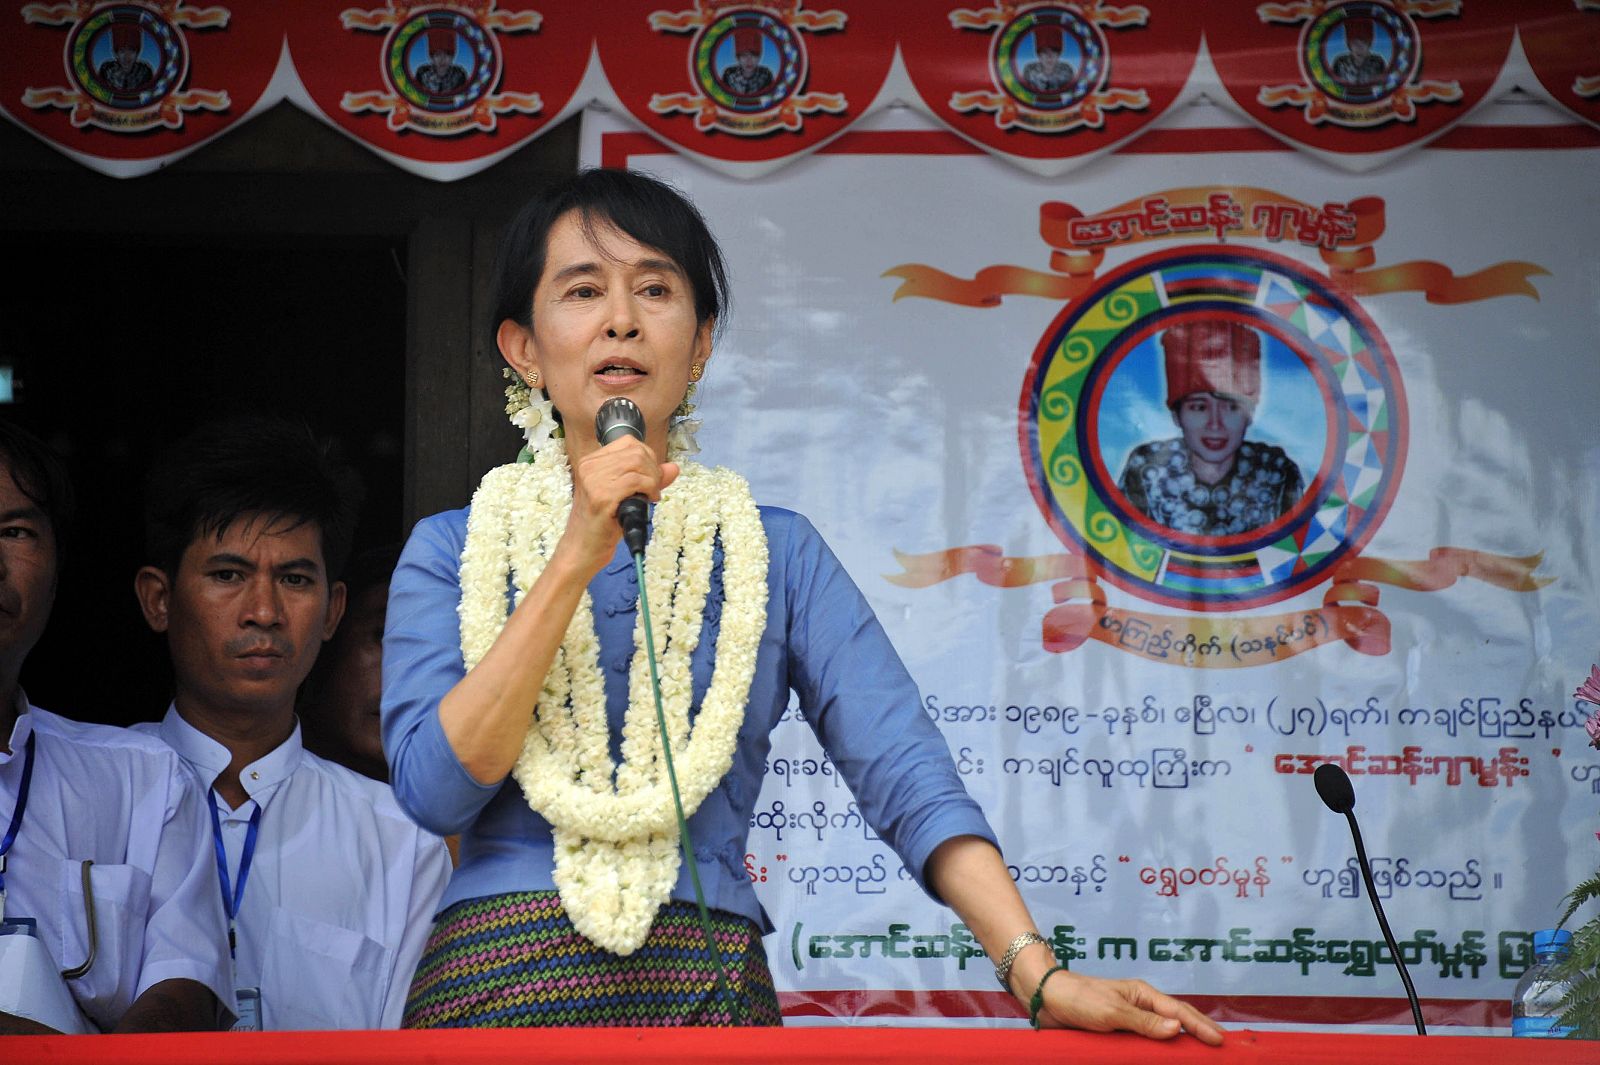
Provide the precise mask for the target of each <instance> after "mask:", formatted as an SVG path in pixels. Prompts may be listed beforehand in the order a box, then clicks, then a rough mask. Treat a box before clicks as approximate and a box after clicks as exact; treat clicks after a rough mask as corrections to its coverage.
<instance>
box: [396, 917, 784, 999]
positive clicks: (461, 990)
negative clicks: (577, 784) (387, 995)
mask: <svg viewBox="0 0 1600 1065" xmlns="http://www.w3.org/2000/svg"><path fill="white" fill-rule="evenodd" d="M711 929H712V933H713V935H714V936H715V938H716V942H717V951H718V953H719V954H720V955H721V958H722V965H723V969H724V971H725V972H726V973H727V977H728V983H729V985H730V987H731V989H732V992H733V997H734V999H735V1000H736V1001H737V1012H735V1011H734V1010H733V1009H731V1008H730V1004H729V1002H728V1001H727V997H726V996H725V995H723V994H722V993H720V992H719V990H718V987H717V978H716V971H715V968H714V964H713V962H712V960H711V954H710V952H709V951H708V950H707V949H706V943H705V933H704V931H703V930H702V928H701V926H700V916H699V912H698V911H697V910H696V908H695V906H694V904H693V903H688V902H678V901H669V902H668V903H667V904H666V905H665V906H663V907H661V911H660V913H658V914H657V915H656V920H655V923H654V924H653V925H652V926H651V927H650V934H649V936H648V937H647V938H646V939H645V941H644V945H643V946H641V947H640V948H639V949H638V950H636V951H634V952H633V953H632V954H630V955H628V956H626V957H623V956H621V955H617V954H612V953H610V952H609V951H607V950H604V949H602V948H600V947H597V946H595V945H594V944H593V943H591V942H590V941H589V940H587V939H585V938H584V937H583V935H582V934H580V933H579V932H578V930H577V929H575V928H573V927H572V921H571V920H570V919H569V918H568V917H567V911H566V908H565V907H563V906H562V905H561V897H560V896H559V895H557V894H556V892H554V891H519V892H513V893H510V894H505V895H488V896H485V897H482V898H476V899H466V900H464V901H462V902H458V903H455V904H454V905H452V906H450V907H448V908H447V909H446V910H445V911H444V912H443V913H441V914H440V915H439V918H438V920H436V921H435V922H434V926H433V934H432V935H430V936H429V937H428V943H427V946H426V947H425V948H424V949H423V952H422V961H421V962H420V963H418V965H417V974H416V977H415V978H414V979H413V980H412V982H411V994H410V996H409V998H408V999H407V1001H406V1012H405V1019H404V1020H403V1021H402V1022H401V1027H403V1028H527V1027H543V1026H562V1025H570V1026H585V1025H587V1026H596V1025H599V1026H605V1025H618V1026H622V1025H627V1026H633V1025H638V1026H674V1025H708V1026H724V1027H726V1026H730V1025H735V1024H744V1025H777V1024H782V1023H783V1020H782V1017H781V1015H780V1014H779V1012H778V996H777V993H776V992H775V991H774V990H773V986H772V973H771V971H770V970H769V969H768V968H767V954H766V950H765V949H764V948H763V947H762V945H761V933H760V931H759V929H757V928H756V926H755V925H753V924H752V923H751V922H750V921H749V920H748V919H747V918H744V917H741V916H739V915H737V914H732V913H728V912H726V911H723V910H712V911H711Z"/></svg>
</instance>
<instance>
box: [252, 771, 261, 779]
mask: <svg viewBox="0 0 1600 1065" xmlns="http://www.w3.org/2000/svg"><path fill="white" fill-rule="evenodd" d="M250 779H251V780H260V779H261V774H260V773H257V772H256V771H255V770H254V769H252V770H250Z"/></svg>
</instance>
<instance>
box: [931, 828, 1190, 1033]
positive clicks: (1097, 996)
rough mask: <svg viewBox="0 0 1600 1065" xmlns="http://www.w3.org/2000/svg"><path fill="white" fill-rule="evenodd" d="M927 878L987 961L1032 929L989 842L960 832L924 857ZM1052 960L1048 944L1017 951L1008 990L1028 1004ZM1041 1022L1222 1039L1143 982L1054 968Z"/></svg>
mask: <svg viewBox="0 0 1600 1065" xmlns="http://www.w3.org/2000/svg"><path fill="white" fill-rule="evenodd" d="M927 874H928V884H929V885H930V886H931V887H932V888H933V889H934V891H936V892H937V893H938V895H939V897H940V898H941V899H943V900H944V901H945V904H946V905H948V906H949V907H950V908H951V909H953V910H955V911H956V913H957V915H959V916H960V918H961V919H962V921H963V922H965V923H966V926H967V928H969V929H970V930H971V931H972V934H973V936H974V937H975V938H976V939H977V940H978V942H979V943H981V944H983V948H984V950H985V951H987V952H988V955H989V957H990V958H991V959H995V958H1000V957H1002V956H1003V955H1004V954H1005V952H1006V948H1007V947H1008V946H1010V944H1011V942H1012V941H1013V940H1014V939H1015V938H1016V937H1017V935H1018V934H1020V933H1023V932H1031V931H1033V930H1034V922H1033V918H1032V917H1031V916H1030V915H1029V914H1028V907H1027V905H1026V904H1025V903H1024V902H1023V901H1022V896H1021V895H1020V894H1019V893H1018V892H1017V886H1016V884H1015V883H1014V882H1013V881H1012V879H1011V874H1010V873H1008V872H1007V871H1006V867H1005V863H1004V862H1003V861H1002V860H1001V857H1000V852H999V851H997V850H995V849H994V847H993V846H992V845H991V844H990V843H989V841H988V840H985V839H980V838H978V837H976V836H958V837H956V838H955V839H950V840H946V841H945V842H944V843H942V844H940V845H939V847H938V848H937V849H936V850H935V851H934V852H933V854H932V856H931V857H929V859H928V866H927ZM1055 965H1056V957H1055V954H1054V952H1053V951H1051V949H1050V947H1049V945H1048V944H1044V943H1034V944H1030V945H1029V946H1026V947H1024V948H1023V949H1022V950H1021V951H1020V952H1018V954H1017V955H1016V958H1015V960H1014V961H1013V963H1012V966H1011V972H1010V978H1009V981H1008V985H1009V987H1008V989H1009V990H1010V991H1011V993H1012V994H1013V995H1015V996H1016V997H1017V998H1018V999H1020V1000H1021V1001H1022V1004H1023V1005H1024V1006H1026V1005H1027V1004H1028V1002H1029V1000H1030V999H1031V998H1032V997H1033V993H1034V991H1035V989H1037V988H1038V987H1039V981H1040V980H1041V979H1042V978H1043V977H1044V975H1045V973H1047V972H1049V970H1050V969H1051V968H1052V967H1053V966H1055ZM1039 1027H1041V1028H1082V1029H1084V1030H1086V1031H1091V1032H1133V1033H1135V1034H1136V1035H1142V1036H1147V1037H1149V1038H1151V1039H1171V1038H1172V1037H1173V1036H1175V1035H1177V1034H1178V1033H1179V1032H1184V1031H1186V1032H1188V1033H1190V1034H1191V1035H1193V1036H1194V1037H1195V1038H1196V1039H1199V1040H1200V1041H1201V1042H1203V1043H1209V1044H1211V1045H1212V1046H1220V1045H1221V1044H1222V1029H1221V1028H1219V1027H1217V1025H1215V1024H1213V1023H1212V1022H1211V1021H1210V1020H1209V1019H1208V1018H1207V1017H1206V1015H1205V1014H1203V1013H1201V1012H1200V1011H1199V1010H1197V1009H1195V1008H1194V1007H1193V1006H1191V1005H1189V1004H1188V1003H1187V1002H1183V1001H1181V1000H1180V999H1176V998H1173V997H1172V996H1171V995H1164V994H1162V993H1161V992H1160V991H1157V990H1156V989H1155V988H1153V987H1151V986H1150V985H1149V984H1147V983H1145V982H1144V981H1143V980H1108V979H1104V978H1101V977H1095V976H1085V975H1083V974H1082V973H1074V972H1058V973H1055V974H1053V975H1052V976H1051V977H1050V978H1049V979H1048V980H1045V982H1044V996H1043V1004H1042V1006H1041V1008H1040V1010H1039Z"/></svg>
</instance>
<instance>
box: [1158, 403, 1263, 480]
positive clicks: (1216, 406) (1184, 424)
mask: <svg viewBox="0 0 1600 1065" xmlns="http://www.w3.org/2000/svg"><path fill="white" fill-rule="evenodd" d="M1250 413H1251V412H1250V407H1249V405H1248V404H1247V403H1246V402H1245V401H1243V400H1240V399H1239V398H1237V397H1235V396H1230V395H1226V394H1224V393H1220V392H1193V393H1190V394H1189V395H1187V396H1184V397H1183V400H1182V402H1180V403H1179V404H1178V409H1177V411H1176V412H1175V413H1174V415H1173V417H1174V418H1176V419H1177V422H1178V428H1180V429H1182V430H1183V443H1184V446H1185V447H1187V448H1188V449H1189V450H1190V452H1192V453H1193V454H1195V455H1197V456H1199V457H1200V458H1201V459H1204V460H1205V461H1206V462H1214V463H1226V462H1230V461H1232V459H1233V455H1234V452H1236V451H1238V450H1239V445H1240V444H1241V443H1242V442H1243V441H1244V431H1245V430H1246V429H1248V428H1249V427H1250Z"/></svg>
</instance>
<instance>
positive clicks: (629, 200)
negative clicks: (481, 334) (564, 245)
mask: <svg viewBox="0 0 1600 1065" xmlns="http://www.w3.org/2000/svg"><path fill="white" fill-rule="evenodd" d="M568 211H577V212H578V217H579V220H580V221H581V222H582V224H583V228H584V233H585V235H586V236H590V237H593V235H594V230H595V229H596V227H598V226H603V225H611V226H615V227H616V228H617V229H619V230H621V231H622V232H623V233H626V234H627V235H628V236H630V237H632V238H633V239H634V240H636V241H638V242H639V243H640V244H643V245H644V246H645V247H647V248H653V249H655V250H656V251H659V252H662V253H664V254H665V255H666V256H667V258H669V259H671V260H672V261H673V262H674V263H676V264H677V265H678V269H680V270H682V271H683V273H684V276H685V277H686V278H688V280H689V287H690V288H691V289H693V290H694V312H695V320H696V321H697V322H698V323H699V324H701V325H704V324H705V323H707V322H709V321H715V322H717V323H718V325H719V326H720V324H721V323H722V321H723V320H724V318H725V315H724V312H725V311H726V309H727V305H728V275H727V269H726V267H725V266H724V265H723V261H722V249H721V248H719V247H718V246H717V240H716V238H715V237H713V236H712V235H711V230H710V229H709V228H707V226H706V220H705V219H704V218H702V217H701V215H700V212H699V211H698V210H696V209H695V206H694V204H692V203H690V202H689V201H688V199H686V198H685V197H684V196H683V194H682V193H680V192H678V191H677V190H676V189H674V188H672V187H671V186H670V185H667V184H665V183H663V182H661V181H658V180H656V179H655V178H652V177H647V176H646V175H644V174H640V173H637V172H635V171H632V170H615V169H606V168H595V169H591V170H582V171H579V172H578V173H577V174H575V175H573V176H572V177H570V178H566V179H565V180H563V181H560V182H558V183H557V184H555V185H552V186H550V187H549V188H547V189H545V190H544V191H542V192H540V193H539V194H538V195H536V196H535V197H534V198H533V199H531V200H529V201H528V202H527V203H526V204H524V205H523V207H522V210H520V211H518V212H517V216H516V218H514V219H513V220H512V222H511V224H510V225H509V226H508V227H507V228H506V231H505V235H504V236H503V237H502V238H501V241H500V249H499V251H498V252H497V253H496V255H495V263H494V304H493V306H492V307H491V314H492V315H493V318H492V319H491V320H490V322H489V335H490V336H493V335H494V334H495V332H496V331H497V330H498V329H499V328H500V323H501V322H503V321H505V320H506V319H508V318H509V319H511V320H512V321H514V322H516V323H517V324H519V325H521V326H523V327H524V328H527V327H529V326H531V325H532V324H533V290H534V288H535V287H536V286H537V285H538V284H539V278H540V276H541V275H542V274H543V273H544V264H545V255H546V253H547V251H548V248H549V241H550V230H551V229H552V228H554V226H555V224H556V221H557V220H558V219H560V218H561V217H562V216H563V215H565V214H566V213H567V212H568Z"/></svg>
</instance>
